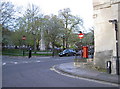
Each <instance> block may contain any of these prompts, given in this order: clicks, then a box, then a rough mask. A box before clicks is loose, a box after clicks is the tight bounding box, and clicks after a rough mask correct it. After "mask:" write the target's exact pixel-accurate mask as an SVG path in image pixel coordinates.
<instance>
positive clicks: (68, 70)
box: [54, 62, 120, 84]
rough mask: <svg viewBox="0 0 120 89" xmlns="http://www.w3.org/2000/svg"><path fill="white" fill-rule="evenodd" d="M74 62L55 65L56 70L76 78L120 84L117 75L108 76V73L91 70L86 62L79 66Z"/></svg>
mask: <svg viewBox="0 0 120 89" xmlns="http://www.w3.org/2000/svg"><path fill="white" fill-rule="evenodd" d="M76 65H77V64H75V63H74V62H70V63H64V64H59V65H55V66H54V69H55V70H57V71H59V72H62V73H65V74H69V75H73V76H76V77H82V78H87V79H93V80H98V81H104V82H108V83H114V84H120V81H119V80H120V79H119V78H120V76H118V75H115V74H108V73H107V72H100V71H98V70H96V69H94V68H91V67H90V66H89V64H87V63H86V62H80V63H79V64H78V65H79V66H76Z"/></svg>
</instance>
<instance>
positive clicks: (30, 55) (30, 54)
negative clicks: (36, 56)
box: [28, 48, 32, 58]
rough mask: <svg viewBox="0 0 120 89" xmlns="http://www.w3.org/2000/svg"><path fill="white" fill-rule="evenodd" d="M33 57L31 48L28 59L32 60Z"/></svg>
mask: <svg viewBox="0 0 120 89" xmlns="http://www.w3.org/2000/svg"><path fill="white" fill-rule="evenodd" d="M31 57H32V49H31V48H30V49H29V55H28V58H31Z"/></svg>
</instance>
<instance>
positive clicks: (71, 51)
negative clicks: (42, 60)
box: [59, 49, 76, 57]
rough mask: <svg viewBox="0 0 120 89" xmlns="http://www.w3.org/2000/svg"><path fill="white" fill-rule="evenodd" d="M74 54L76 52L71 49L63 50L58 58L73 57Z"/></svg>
mask: <svg viewBox="0 0 120 89" xmlns="http://www.w3.org/2000/svg"><path fill="white" fill-rule="evenodd" d="M75 54H76V51H75V50H73V49H65V50H63V51H62V52H60V53H59V56H60V57H62V56H74V55H75Z"/></svg>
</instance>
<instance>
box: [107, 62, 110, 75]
mask: <svg viewBox="0 0 120 89" xmlns="http://www.w3.org/2000/svg"><path fill="white" fill-rule="evenodd" d="M107 73H109V74H111V61H107Z"/></svg>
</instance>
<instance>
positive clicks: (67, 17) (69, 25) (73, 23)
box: [59, 8, 83, 49]
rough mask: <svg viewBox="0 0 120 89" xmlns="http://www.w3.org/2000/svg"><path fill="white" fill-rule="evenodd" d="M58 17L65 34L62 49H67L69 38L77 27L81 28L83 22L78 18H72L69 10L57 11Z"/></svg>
mask: <svg viewBox="0 0 120 89" xmlns="http://www.w3.org/2000/svg"><path fill="white" fill-rule="evenodd" d="M59 16H60V18H61V19H62V20H63V22H64V29H65V34H64V35H63V49H64V48H65V47H66V48H68V40H69V36H70V34H71V33H72V30H73V29H74V28H76V27H77V25H80V26H83V20H82V19H81V18H80V17H78V16H73V15H72V14H71V11H70V9H69V8H65V9H63V10H60V11H59Z"/></svg>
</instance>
